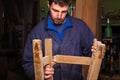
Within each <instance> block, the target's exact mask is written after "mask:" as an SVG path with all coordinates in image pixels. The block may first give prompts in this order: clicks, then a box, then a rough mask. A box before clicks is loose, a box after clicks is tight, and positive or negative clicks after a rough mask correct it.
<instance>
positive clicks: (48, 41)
mask: <svg viewBox="0 0 120 80" xmlns="http://www.w3.org/2000/svg"><path fill="white" fill-rule="evenodd" d="M45 56H48V57H49V65H50V67H53V65H52V61H53V60H52V39H45ZM47 80H53V77H51V78H49V79H47Z"/></svg>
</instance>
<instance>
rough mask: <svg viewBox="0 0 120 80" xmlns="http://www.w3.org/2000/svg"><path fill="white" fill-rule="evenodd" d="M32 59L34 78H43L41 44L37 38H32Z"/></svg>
mask: <svg viewBox="0 0 120 80" xmlns="http://www.w3.org/2000/svg"><path fill="white" fill-rule="evenodd" d="M33 59H34V71H35V72H34V73H35V80H44V72H43V63H42V46H41V41H40V40H38V39H35V40H33Z"/></svg>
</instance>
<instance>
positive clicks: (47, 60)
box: [42, 56, 50, 66]
mask: <svg viewBox="0 0 120 80" xmlns="http://www.w3.org/2000/svg"><path fill="white" fill-rule="evenodd" d="M42 62H43V66H45V65H47V64H49V62H50V61H49V57H48V56H45V57H43V58H42Z"/></svg>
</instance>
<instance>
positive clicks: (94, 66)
mask: <svg viewBox="0 0 120 80" xmlns="http://www.w3.org/2000/svg"><path fill="white" fill-rule="evenodd" d="M96 44H97V45H98V48H97V52H96V53H93V54H92V63H91V64H90V66H89V71H88V75H87V80H97V79H98V75H99V71H100V67H101V62H102V59H103V57H104V53H105V45H104V44H101V42H97V43H96Z"/></svg>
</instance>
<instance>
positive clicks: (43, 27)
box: [23, 0, 96, 80]
mask: <svg viewBox="0 0 120 80" xmlns="http://www.w3.org/2000/svg"><path fill="white" fill-rule="evenodd" d="M70 4H71V0H48V8H49V13H48V15H47V17H46V18H45V19H44V20H42V21H41V22H40V23H38V24H37V25H36V26H35V27H34V29H33V30H32V31H31V32H30V33H29V35H28V38H27V41H26V44H25V50H24V55H23V67H24V69H25V72H26V74H27V75H28V77H29V78H30V79H32V80H34V64H33V54H32V52H33V51H32V40H33V39H40V40H42V43H43V44H42V48H43V53H44V47H45V46H44V40H45V39H46V38H51V39H52V43H53V55H56V54H58V53H59V54H61V55H73V56H91V51H92V52H95V49H96V45H93V40H94V38H95V36H94V34H93V33H92V32H91V30H90V29H89V27H88V26H87V25H86V24H85V23H84V22H83V21H82V20H80V19H77V18H74V17H71V16H69V15H68V9H69V7H70ZM92 45H93V46H92ZM44 74H45V79H47V78H50V77H51V76H52V75H53V76H54V80H82V68H81V65H72V64H58V63H56V64H55V65H54V66H53V68H50V67H49V65H47V66H46V67H45V69H44Z"/></svg>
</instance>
